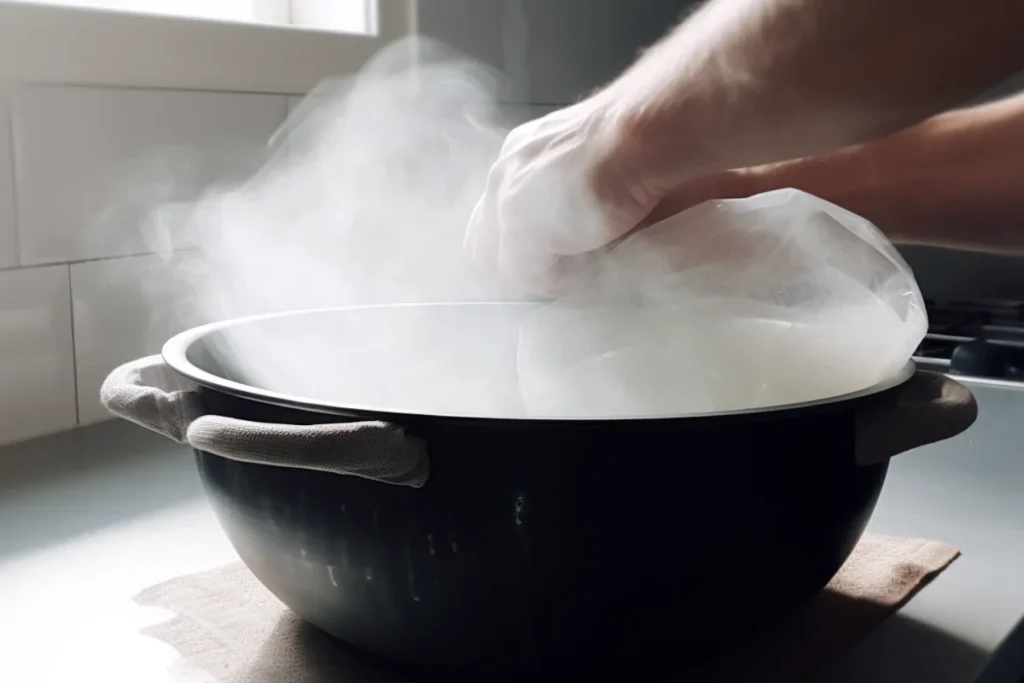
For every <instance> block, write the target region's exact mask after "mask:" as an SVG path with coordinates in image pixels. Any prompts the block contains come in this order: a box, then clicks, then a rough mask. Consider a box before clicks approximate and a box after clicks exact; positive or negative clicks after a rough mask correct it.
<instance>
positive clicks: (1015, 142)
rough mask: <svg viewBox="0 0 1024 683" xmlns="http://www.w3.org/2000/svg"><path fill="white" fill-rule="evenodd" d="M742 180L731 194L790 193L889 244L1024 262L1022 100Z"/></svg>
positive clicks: (953, 116)
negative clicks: (832, 209)
mask: <svg viewBox="0 0 1024 683" xmlns="http://www.w3.org/2000/svg"><path fill="white" fill-rule="evenodd" d="M740 178H741V184H742V185H743V187H742V189H741V188H740V187H739V186H737V187H736V188H734V189H736V190H737V192H736V193H735V194H754V193H757V192H760V191H765V190H769V189H774V188H778V187H796V188H799V189H802V190H805V191H807V192H810V193H812V194H815V195H817V196H819V197H821V198H823V199H827V200H829V201H832V202H834V203H836V204H838V205H840V206H842V207H844V208H846V209H848V210H850V211H853V212H854V213H857V214H859V215H861V216H864V217H865V218H867V219H869V220H870V221H872V222H873V223H875V225H877V226H878V227H879V228H880V229H881V230H882V231H883V232H885V233H886V235H887V236H888V237H889V238H890V239H892V240H893V241H895V242H901V243H909V244H924V245H932V246H942V247H955V248H961V249H972V250H983V251H1001V252H1014V253H1021V252H1024V95H1020V96H1017V97H1013V98H1010V99H1007V100H1003V101H1001V102H997V103H993V104H989V105H983V106H979V107H974V108H971V109H963V110H959V111H953V112H950V113H947V114H942V115H939V116H936V117H933V118H931V119H928V120H926V121H924V122H922V123H920V124H918V125H916V126H913V127H911V128H908V129H906V130H904V131H901V132H898V133H896V134H893V135H891V136H889V137H886V138H882V139H879V140H877V141H874V142H869V143H865V144H863V145H858V146H854V147H850V148H846V149H843V150H840V151H838V152H836V153H833V154H828V155H823V156H820V157H816V158H809V159H803V160H798V161H791V162H784V163H781V164H775V165H771V166H764V167H760V168H754V169H750V170H748V171H745V172H743V173H742V174H741V176H740Z"/></svg>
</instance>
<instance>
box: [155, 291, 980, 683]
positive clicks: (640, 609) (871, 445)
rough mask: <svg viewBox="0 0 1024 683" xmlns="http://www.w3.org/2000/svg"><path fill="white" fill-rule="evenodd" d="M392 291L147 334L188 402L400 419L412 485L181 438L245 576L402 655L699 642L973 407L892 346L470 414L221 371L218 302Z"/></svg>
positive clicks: (823, 566) (737, 632) (767, 602)
mask: <svg viewBox="0 0 1024 683" xmlns="http://www.w3.org/2000/svg"><path fill="white" fill-rule="evenodd" d="M431 308H432V310H434V311H435V312H437V311H439V313H436V315H438V316H440V318H441V319H444V318H445V316H450V315H452V314H453V309H452V308H450V307H441V306H436V307H431ZM499 308H502V307H501V306H499V305H495V306H492V307H489V308H488V309H487V310H490V311H492V312H493V311H497V310H498V309H499ZM410 310H416V311H419V313H417V315H421V314H422V312H423V311H424V310H425V309H424V308H423V307H417V308H415V309H413V308H410V307H377V308H361V309H346V310H335V311H327V312H313V313H303V314H298V315H295V314H292V315H290V316H287V317H284V316H271V317H267V318H261V319H256V320H250V321H248V322H242V323H238V322H234V323H227V324H226V325H224V324H222V325H217V326H211V327H207V328H201V329H199V330H194V331H191V332H189V333H186V334H184V335H180V336H179V337H177V338H175V339H173V340H171V341H170V342H169V343H168V345H167V346H166V347H165V349H164V358H165V359H166V361H167V362H168V363H169V364H170V366H171V367H172V368H173V369H174V370H175V371H177V372H178V373H181V374H182V375H184V376H186V377H188V378H190V379H192V380H195V381H196V382H197V383H198V388H197V390H196V391H197V395H198V405H199V406H200V407H199V408H198V412H199V413H201V414H205V415H218V416H226V417H230V418H237V419H240V420H246V421H258V422H263V423H275V424H297V425H309V424H321V423H330V422H344V421H351V420H386V421H388V422H390V423H394V424H398V425H400V426H402V427H403V428H404V429H405V433H406V434H408V435H409V436H410V437H412V438H414V439H418V440H421V441H420V443H422V444H423V445H424V446H425V448H426V452H427V454H428V455H429V467H430V473H429V478H428V479H427V480H426V482H425V484H424V485H423V486H422V487H420V488H413V487H408V486H396V485H391V484H387V483H381V482H379V481H371V480H368V479H365V478H359V477H351V476H339V475H337V474H331V473H325V472H319V471H313V470H310V469H297V468H287V467H275V466H270V465H266V464H257V463H253V462H241V461H239V460H236V459H230V458H225V457H221V456H220V455H212V454H210V453H207V452H204V451H202V450H197V451H196V457H197V462H198V466H199V472H200V474H201V477H202V481H203V483H204V485H205V487H206V490H207V492H208V495H209V498H210V501H211V503H212V505H213V508H214V510H215V511H216V514H217V516H218V518H219V520H220V522H221V524H222V525H223V527H224V530H225V531H226V533H227V535H228V537H229V538H230V540H231V543H232V544H233V545H234V547H235V548H236V549H237V551H238V553H239V555H240V556H241V558H242V560H243V561H244V562H245V564H246V565H247V566H248V567H249V568H250V569H251V570H252V572H253V573H254V574H255V576H256V577H257V578H258V579H259V580H260V581H261V582H262V583H263V584H264V585H266V586H267V587H268V588H269V589H270V590H271V591H272V592H273V593H274V594H275V595H277V596H278V597H279V598H280V599H281V601H282V602H283V603H284V604H286V605H287V606H288V607H290V608H291V609H292V610H294V611H295V612H296V613H297V614H299V615H300V616H302V617H303V618H305V619H307V620H308V621H310V622H311V623H313V624H314V625H316V626H318V627H320V628H321V629H323V630H325V631H327V632H328V633H330V634H332V635H334V636H336V637H337V638H339V639H341V640H342V641H345V642H346V643H349V644H351V645H354V646H356V647H357V648H361V649H363V650H365V651H368V652H371V653H374V654H376V655H380V656H382V657H384V658H387V659H389V660H393V661H396V662H399V663H402V664H407V665H412V666H415V667H427V668H448V667H454V668H460V669H466V668H477V667H480V668H484V669H488V670H505V671H509V670H523V669H527V670H528V669H531V668H532V667H534V666H558V665H566V666H570V667H579V666H581V665H583V664H601V665H603V664H606V663H607V662H608V661H610V660H612V659H617V658H631V657H638V656H639V657H645V658H648V657H651V656H657V655H660V654H664V653H666V652H667V653H671V654H672V656H674V657H688V656H698V657H699V656H707V655H710V654H712V653H714V652H716V651H718V650H719V649H720V648H721V647H722V646H728V645H730V644H733V643H736V642H737V640H738V639H742V638H746V637H748V636H750V635H752V634H755V633H756V632H757V631H758V630H760V629H762V628H763V627H765V626H766V625H768V624H771V623H772V622H774V621H776V620H778V619H780V618H781V617H782V616H784V615H785V614H786V613H788V612H789V611H791V610H792V609H793V608H794V607H796V606H798V605H799V604H800V603H802V602H803V601H805V600H807V599H809V598H811V597H812V596H814V595H815V594H816V593H817V592H819V591H820V590H821V588H822V587H823V586H824V585H825V584H826V583H827V582H828V581H829V579H830V578H831V577H832V576H833V574H834V573H835V572H836V571H837V569H838V568H839V567H840V566H841V565H842V564H843V562H844V561H845V560H846V558H847V557H848V556H849V554H850V552H851V551H852V549H853V547H854V545H855V544H856V543H857V541H858V539H859V538H860V536H861V534H862V532H863V531H864V528H865V525H866V524H867V522H868V519H869V517H870V516H871V513H872V510H873V509H874V506H875V502H876V500H877V499H878V496H879V493H880V491H881V490H882V484H883V482H884V481H885V476H886V470H887V468H888V459H889V458H890V457H891V456H893V455H896V454H898V453H901V452H903V451H906V450H909V449H912V448H914V447H917V446H920V445H924V444H926V443H930V442H933V441H937V440H941V439H945V438H948V437H951V436H953V435H955V434H957V433H959V432H961V431H963V430H964V429H966V428H967V427H968V426H969V425H970V424H971V423H972V422H973V421H974V418H975V416H976V405H975V402H974V399H973V397H972V396H971V393H970V392H969V391H968V390H967V389H966V388H964V387H963V386H962V385H960V384H958V383H956V382H955V381H953V380H951V379H949V378H947V377H945V376H943V375H938V374H933V373H929V372H922V371H916V372H915V369H914V367H913V365H912V364H908V366H907V367H906V368H904V370H903V371H902V372H901V373H899V374H898V375H897V376H895V377H893V378H891V380H890V381H888V382H885V383H883V384H880V385H879V386H876V387H873V388H871V389H870V390H867V391H863V392H859V393H857V394H854V395H849V396H842V397H837V398H835V399H832V400H828V401H821V402H817V403H813V404H805V405H798V406H788V407H784V408H779V409H772V410H764V411H745V412H738V413H731V414H717V415H710V416H707V415H705V416H697V417H662V418H651V419H621V420H620V419H594V420H556V419H488V418H485V417H480V416H472V415H461V416H460V415H457V414H448V415H429V414H426V413H423V412H420V413H416V412H414V411H401V410H386V409H383V408H381V407H372V406H371V407H362V408H354V407H352V404H347V405H346V404H337V403H335V404H329V403H326V402H317V401H312V400H303V399H299V398H295V397H289V396H285V395H281V394H275V393H272V392H268V391H263V390H260V389H258V388H253V387H247V386H244V385H243V384H240V383H238V382H236V381H232V380H231V379H223V378H224V377H228V378H230V377H232V375H234V376H235V379H237V378H238V373H237V371H236V370H233V369H231V368H227V367H225V364H224V363H219V362H218V360H217V355H216V354H215V353H211V349H213V348H214V347H215V346H216V345H215V344H213V343H212V342H211V340H214V339H216V338H217V335H220V334H222V333H223V332H224V330H226V329H231V328H232V327H234V328H235V329H236V331H237V329H239V327H238V326H239V325H242V326H245V325H249V326H253V327H251V328H250V329H253V330H256V329H259V326H261V325H264V326H265V325H281V324H287V325H289V326H294V325H297V326H299V327H302V326H303V325H311V326H312V327H311V329H314V328H315V329H316V330H320V332H321V333H323V332H324V330H325V329H326V328H325V325H326V327H331V326H330V325H329V324H327V321H328V320H330V319H333V320H342V319H345V318H346V316H347V317H348V318H349V321H348V322H352V320H353V319H355V318H360V319H363V318H366V316H371V317H374V316H376V317H379V316H384V317H388V316H399V315H408V312H409V311H410ZM476 310H477V313H476V315H480V314H482V312H484V310H485V309H483V308H481V309H476ZM451 323H452V321H451V320H448V321H446V322H443V323H438V324H444V325H448V324H451ZM346 324H348V323H346ZM365 324H366V320H361V321H360V323H359V325H358V326H356V327H353V328H351V329H353V330H354V329H360V328H361V327H362V326H364V325H365ZM467 336H472V335H467ZM340 339H341V338H340V337H339V340H340ZM344 347H345V345H344V343H342V342H341V341H339V349H343V348H344ZM450 353H451V354H452V356H451V358H450V359H449V360H452V361H454V360H455V359H459V361H460V362H463V363H468V364H470V365H472V364H473V363H477V362H487V358H485V357H484V356H485V355H486V354H488V353H491V351H488V350H480V349H479V348H477V346H474V344H472V343H470V341H467V343H466V345H465V347H464V348H456V349H451V350H450ZM495 353H496V352H495ZM474 354H475V355H474ZM492 360H493V359H492ZM478 388H479V387H478ZM473 390H474V389H473V388H469V389H468V391H470V392H472V391H473Z"/></svg>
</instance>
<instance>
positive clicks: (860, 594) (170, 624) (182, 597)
mask: <svg viewBox="0 0 1024 683" xmlns="http://www.w3.org/2000/svg"><path fill="white" fill-rule="evenodd" d="M958 555H959V551H958V550H957V549H956V548H954V547H953V546H950V545H947V544H945V543H940V542H938V541H930V540H924V539H917V538H896V537H889V536H880V535H876V534H865V535H864V537H863V538H862V539H861V541H860V543H859V544H858V545H857V548H856V549H855V550H854V552H853V554H852V555H851V557H850V558H849V560H848V561H847V562H846V564H845V565H843V567H842V568H841V569H840V570H839V572H838V573H837V574H836V576H835V577H834V578H833V579H832V581H831V582H829V584H828V586H827V587H826V588H825V589H824V590H823V591H822V592H821V593H820V594H819V595H818V596H817V597H816V598H815V599H814V600H812V601H811V602H809V603H807V604H806V605H805V606H804V607H802V608H801V609H799V610H798V611H797V612H796V613H794V614H793V615H792V616H791V617H790V618H789V619H787V620H786V621H784V622H783V623H780V624H778V625H777V627H776V628H774V629H773V630H771V631H770V632H768V633H765V634H763V635H762V636H761V637H760V638H758V639H757V640H755V641H754V642H752V643H749V644H746V645H743V646H740V647H738V648H737V649H736V650H735V651H731V652H730V653H729V655H728V656H726V657H723V658H722V660H720V661H716V662H714V663H713V664H712V665H710V666H709V667H707V668H705V669H702V670H701V671H696V672H694V671H688V672H685V673H681V675H680V677H679V680H686V681H696V682H700V683H785V682H789V681H799V680H802V679H803V678H805V677H806V676H808V675H809V674H811V673H812V672H813V671H814V670H816V669H818V668H820V667H821V666H823V665H825V664H827V663H829V662H831V661H832V660H834V659H836V658H837V657H838V656H839V655H840V654H842V653H843V652H844V651H846V650H847V649H849V648H850V647H851V646H853V645H854V644H855V643H857V642H858V641H859V640H861V639H862V638H864V637H865V636H867V635H868V634H869V633H871V631H873V630H874V629H875V628H876V627H877V626H879V625H880V624H881V623H882V622H883V621H885V619H886V618H887V617H888V616H890V615H891V614H892V613H893V612H895V611H896V610H897V609H898V608H899V607H900V606H901V605H903V604H904V603H905V602H906V601H907V600H909V599H910V598H911V597H912V596H913V595H914V594H915V593H917V592H918V591H919V590H920V589H921V588H922V587H923V586H924V585H925V584H926V583H928V582H929V581H930V580H931V579H933V578H934V577H935V576H937V575H938V574H939V573H940V572H941V571H942V570H943V569H945V568H946V567H947V566H949V564H950V563H951V562H952V561H953V560H954V559H956V557H957V556H958ZM135 600H136V602H137V603H139V604H140V605H142V606H146V607H157V608H161V609H164V610H168V611H171V612H173V613H174V614H175V615H176V616H174V617H173V618H171V619H170V620H168V621H165V622H162V623H160V624H157V625H155V626H151V627H148V628H147V629H145V630H144V631H143V633H144V634H146V635H148V636H150V637H153V638H156V639H158V640H160V641H162V642H165V643H167V644H169V645H171V646H172V647H174V648H175V649H176V650H177V651H178V652H179V653H180V654H181V658H180V660H179V661H178V662H177V663H176V664H175V665H174V667H175V668H176V669H177V671H174V672H172V673H174V674H176V675H175V680H191V678H190V677H195V676H205V678H203V679H202V680H204V681H205V680H212V681H217V682H218V683H338V682H348V681H352V682H353V683H407V681H405V679H402V678H401V677H398V676H397V675H396V674H394V673H391V672H389V671H385V670H383V669H380V668H377V667H374V666H373V665H371V664H369V663H367V662H365V661H364V660H362V659H360V658H357V657H354V656H352V655H350V654H348V653H347V652H346V650H344V649H343V648H339V647H337V646H336V645H335V644H334V643H332V641H331V639H330V638H329V637H328V636H327V635H325V634H324V633H322V632H320V631H319V630H317V629H315V628H313V627H312V626H309V625H307V624H305V623H304V622H303V621H302V620H300V619H299V618H298V617H296V616H295V615H294V614H292V613H291V612H290V611H289V610H288V609H287V608H285V607H284V606H283V605H282V604H281V603H280V602H279V601H278V600H277V599H276V598H274V597H273V596H272V595H271V594H270V593H269V592H268V591H267V590H266V589H265V588H263V587H262V586H261V585H260V584H259V582H258V581H257V580H256V579H255V577H253V576H252V574H251V573H250V572H249V571H248V570H247V569H246V568H245V567H244V565H242V564H241V563H235V564H231V565H227V566H224V567H220V568H217V569H213V570H211V571H208V572H203V573H200V574H193V575H189V576H182V577H178V578H175V579H172V580H170V581H167V582H165V583H162V584H159V585H156V586H153V587H151V588H148V589H146V590H144V591H143V592H142V593H140V594H139V595H138V596H136V598H135ZM652 683H653V682H652Z"/></svg>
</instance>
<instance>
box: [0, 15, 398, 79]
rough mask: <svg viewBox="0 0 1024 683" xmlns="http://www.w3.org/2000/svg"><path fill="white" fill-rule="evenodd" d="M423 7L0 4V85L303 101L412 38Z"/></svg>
mask: <svg viewBox="0 0 1024 683" xmlns="http://www.w3.org/2000/svg"><path fill="white" fill-rule="evenodd" d="M415 2H416V0H0V80H18V81H29V82H47V83H65V84H88V85H115V86H126V87H158V88H159V87H163V88H186V89H213V90H239V91H248V92H277V93H286V94H301V93H304V92H306V91H307V90H308V89H309V88H310V87H312V86H314V85H316V83H318V82H319V81H321V80H322V79H324V78H327V77H331V76H338V75H343V74H347V73H352V72H355V71H357V70H358V69H359V68H360V67H361V66H362V65H363V64H365V62H366V61H367V60H368V59H369V58H371V57H372V56H373V55H374V54H375V53H376V52H377V51H378V50H379V49H380V48H382V47H384V45H386V44H387V43H389V42H391V41H393V40H395V39H397V38H399V37H401V36H403V35H406V34H408V33H410V32H411V30H412V27H413V13H414V9H415Z"/></svg>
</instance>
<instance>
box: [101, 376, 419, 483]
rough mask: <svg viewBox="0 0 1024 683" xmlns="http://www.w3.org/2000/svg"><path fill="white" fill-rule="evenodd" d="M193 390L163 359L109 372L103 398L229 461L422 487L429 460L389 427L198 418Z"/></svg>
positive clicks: (415, 442)
mask: <svg viewBox="0 0 1024 683" xmlns="http://www.w3.org/2000/svg"><path fill="white" fill-rule="evenodd" d="M196 392H197V386H196V385H195V383H194V382H191V381H190V380H188V379H186V378H184V377H182V376H181V375H179V374H178V373H176V372H175V371H173V370H172V369H171V368H170V367H169V366H168V365H167V364H166V363H165V362H164V360H163V358H162V357H161V356H149V357H146V358H140V359H139V360H135V361H132V362H130V363H125V364H124V365H121V366H120V367H118V368H115V369H114V371H113V372H111V373H110V374H109V375H108V376H107V378H106V380H105V381H104V382H103V386H102V388H101V389H100V400H101V401H102V403H103V405H104V406H105V407H106V408H107V410H109V411H110V412H111V413H113V414H114V415H117V416H118V417H121V418H124V419H126V420H129V421H131V422H134V423H135V424H137V425H140V426H142V427H145V428H147V429H150V430H152V431H154V432H157V433H158V434H163V435H164V436H166V437H167V438H169V439H173V440H174V441H177V442H178V443H187V444H189V445H191V446H192V447H193V448H196V449H198V450H201V451H203V452H205V453H210V454H213V455H217V456H220V457H223V458H229V459H231V460H238V461H242V462H251V463H257V464H260V465H275V466H279V467H295V468H301V469H310V470H318V471H322V472H331V473H335V474H341V475H348V476H354V477H362V478H364V479H371V480H374V481H379V482H383V483H387V484H397V485H401V486H411V487H414V488H418V487H421V486H423V484H424V483H425V482H426V480H427V478H428V476H429V474H430V461H429V458H428V457H427V453H426V449H425V447H424V445H423V443H422V442H421V441H420V440H419V439H415V438H412V437H410V436H408V435H407V434H406V433H405V430H403V429H402V428H401V427H398V426H396V425H393V424H389V423H387V422H379V421H366V422H342V423H334V424H318V425H282V424H270V423H262V422H250V421H247V420H237V419H234V418H229V417H223V416H219V415H202V414H201V410H200V407H199V401H198V394H197V393H196Z"/></svg>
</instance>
